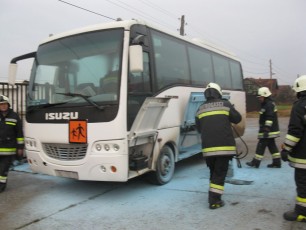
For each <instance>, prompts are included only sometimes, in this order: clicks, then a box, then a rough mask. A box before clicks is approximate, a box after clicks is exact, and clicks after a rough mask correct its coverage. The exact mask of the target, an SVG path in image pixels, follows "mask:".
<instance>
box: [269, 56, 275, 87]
mask: <svg viewBox="0 0 306 230" xmlns="http://www.w3.org/2000/svg"><path fill="white" fill-rule="evenodd" d="M269 64H270V89H271V91H272V86H273V84H272V75H274V73H273V72H272V60H271V59H270V60H269Z"/></svg>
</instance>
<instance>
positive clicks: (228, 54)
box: [41, 19, 239, 61]
mask: <svg viewBox="0 0 306 230" xmlns="http://www.w3.org/2000/svg"><path fill="white" fill-rule="evenodd" d="M135 24H140V25H145V26H148V27H149V28H152V29H155V30H158V31H160V32H163V33H166V34H169V35H171V36H173V37H176V38H178V39H180V40H184V41H186V42H189V43H192V44H194V45H196V46H201V47H203V48H206V49H208V50H211V51H213V52H216V53H219V54H221V55H224V56H226V57H229V58H231V59H235V60H237V61H239V60H238V59H237V57H236V55H235V54H233V53H232V52H230V51H228V50H225V49H224V48H221V47H218V46H216V45H214V44H212V43H209V42H208V41H205V40H203V39H198V38H193V39H190V38H188V37H186V36H181V35H178V34H176V33H174V32H171V31H169V30H167V29H163V28H161V27H158V26H156V25H153V24H151V23H148V22H146V21H143V20H138V19H132V20H123V21H122V20H121V21H114V22H109V23H100V24H95V25H91V26H87V27H82V28H78V29H74V30H70V31H66V32H63V33H59V34H55V35H51V36H50V37H48V38H47V39H45V40H43V41H42V42H41V44H44V43H48V42H51V41H53V40H57V39H60V38H63V37H67V36H72V35H76V34H82V33H86V32H92V31H98V30H104V29H111V28H124V29H125V30H130V27H131V26H132V25H135Z"/></svg>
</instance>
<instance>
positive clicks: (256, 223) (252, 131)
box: [0, 118, 306, 230]
mask: <svg viewBox="0 0 306 230" xmlns="http://www.w3.org/2000/svg"><path fill="white" fill-rule="evenodd" d="M287 122H288V119H287V118H281V119H280V123H281V129H282V130H285V129H286V127H287ZM247 125H248V129H247V131H246V133H245V137H244V139H245V141H246V142H247V144H248V147H249V152H250V153H249V155H248V156H247V157H246V158H244V159H242V166H243V167H242V168H240V169H238V168H236V161H234V176H233V177H232V178H230V179H235V180H247V181H253V183H252V184H251V185H235V184H230V183H227V184H226V185H225V195H224V197H223V198H224V200H225V202H226V205H225V206H224V207H223V208H221V209H217V210H210V209H208V204H207V190H208V169H207V167H206V165H205V164H204V161H203V159H202V158H201V157H200V156H195V157H193V158H190V159H187V160H185V161H183V162H180V163H178V164H177V167H176V171H175V177H174V178H173V180H172V181H171V182H170V183H168V184H166V185H164V186H153V185H150V184H148V183H146V182H145V181H144V180H143V178H136V179H134V180H131V181H129V182H127V183H104V182H85V181H75V180H71V179H65V178H56V177H51V176H46V175H39V174H32V173H29V172H28V169H27V165H23V166H21V167H16V168H15V171H11V172H10V178H9V180H10V181H9V185H8V188H7V191H5V192H4V193H1V194H0V229H1V230H10V229H22V230H41V229H44V230H49V229H52V230H54V229H68V230H70V229H73V230H75V229H81V230H83V229H86V230H91V229H97V230H99V229H116V230H117V229H118V230H119V229H120V230H122V229H127V230H130V229H133V230H140V229H141V230H142V229H148V230H151V229H152V230H156V229H157V230H159V229H167V230H176V229H180V230H189V229H190V230H193V229H196V230H197V229H212V230H216V229H218V230H219V229H222V230H233V229H235V230H245V229H246V230H249V229H251V230H266V229H269V230H280V229H281V230H283V229H284V230H289V229H290V230H297V229H306V223H296V222H287V221H285V220H283V218H282V215H283V213H284V212H285V211H288V210H290V209H292V208H293V207H294V202H295V195H296V194H295V185H294V181H293V169H292V168H290V167H289V166H288V165H287V164H286V163H284V164H283V167H282V168H281V169H269V168H267V167H266V165H267V164H268V163H270V162H271V158H270V156H269V154H267V153H266V157H265V158H264V160H263V162H262V165H261V167H260V169H253V168H247V167H246V166H245V162H246V161H248V160H250V159H251V158H252V154H253V153H254V151H255V145H256V143H257V140H256V133H257V119H248V122H247ZM284 135H285V133H284V132H283V133H282V138H278V144H280V143H281V140H282V139H283V136H284ZM241 149H242V150H244V148H241Z"/></svg>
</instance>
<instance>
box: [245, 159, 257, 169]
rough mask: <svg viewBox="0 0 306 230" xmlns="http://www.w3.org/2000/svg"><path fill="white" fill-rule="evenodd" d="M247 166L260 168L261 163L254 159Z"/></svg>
mask: <svg viewBox="0 0 306 230" xmlns="http://www.w3.org/2000/svg"><path fill="white" fill-rule="evenodd" d="M246 164H247V165H248V166H250V167H254V168H259V165H260V161H259V160H257V159H255V158H253V160H252V161H250V162H247V163H246Z"/></svg>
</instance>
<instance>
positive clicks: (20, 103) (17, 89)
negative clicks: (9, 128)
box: [0, 81, 28, 119]
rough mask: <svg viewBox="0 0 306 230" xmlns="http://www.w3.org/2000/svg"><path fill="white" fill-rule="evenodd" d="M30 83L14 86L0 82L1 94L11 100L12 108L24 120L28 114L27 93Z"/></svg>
mask: <svg viewBox="0 0 306 230" xmlns="http://www.w3.org/2000/svg"><path fill="white" fill-rule="evenodd" d="M27 88H28V82H26V81H25V82H20V83H16V84H15V85H14V86H11V85H9V84H8V83H6V82H0V94H1V95H5V96H7V97H8V98H9V99H10V102H11V108H12V109H13V110H14V111H15V112H17V113H18V114H19V116H20V117H21V118H22V119H23V118H24V117H25V112H26V93H27Z"/></svg>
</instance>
